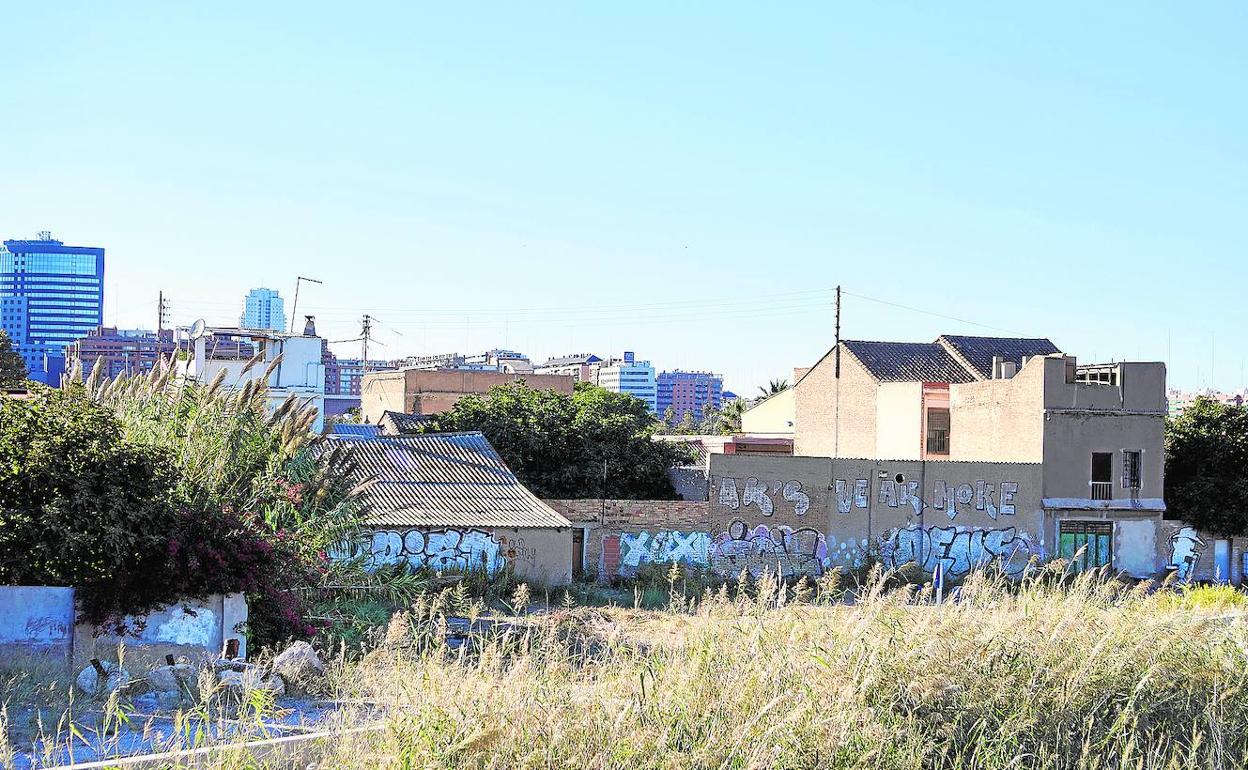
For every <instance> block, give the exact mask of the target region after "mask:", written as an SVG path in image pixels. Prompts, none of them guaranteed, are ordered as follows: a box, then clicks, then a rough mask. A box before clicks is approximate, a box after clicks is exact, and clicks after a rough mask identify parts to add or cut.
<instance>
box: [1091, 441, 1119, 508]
mask: <svg viewBox="0 0 1248 770" xmlns="http://www.w3.org/2000/svg"><path fill="white" fill-rule="evenodd" d="M1113 467H1114V456H1113V454H1111V453H1109V452H1093V453H1092V499H1093V500H1110V499H1112V498H1113V496H1114V476H1113Z"/></svg>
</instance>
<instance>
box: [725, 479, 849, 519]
mask: <svg viewBox="0 0 1248 770" xmlns="http://www.w3.org/2000/svg"><path fill="white" fill-rule="evenodd" d="M737 481H738V480H737V479H735V478H733V477H732V476H723V477H721V478H720V479H719V493H718V495H717V496H716V499H717V501H718V503H719V504H720V505H722V506H725V507H727V508H731V509H732V510H734V511H738V510H741V509H742V508H748V507H749V506H751V505H753V506H756V507H757V508H758V510H759V513H761V514H763V515H764V516H771V515H773V514H774V513H775V512H776V501H777V500H784V501H785V502H788V503H791V504H792V505H793V513H794V514H796V515H798V516H805V515H806V512H807V511H809V510H810V495H808V494H806V491H805V489H804V488H803V486H802V482H800V481H797V480H795V479H794V480H790V481H760V480H759V479H758V478H756V477H754V476H750V477H749V478H747V479H745V483H744V486H743V488H742V489H741V491H740V492H738V485H737ZM864 507H865V506H864Z"/></svg>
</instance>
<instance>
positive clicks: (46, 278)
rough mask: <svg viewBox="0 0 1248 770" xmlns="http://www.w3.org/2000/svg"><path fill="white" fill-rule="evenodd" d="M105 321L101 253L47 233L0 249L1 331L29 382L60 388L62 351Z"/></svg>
mask: <svg viewBox="0 0 1248 770" xmlns="http://www.w3.org/2000/svg"><path fill="white" fill-rule="evenodd" d="M103 322H104V249H102V248H96V247H88V246H66V245H65V244H64V243H63V242H61V241H58V240H54V239H53V238H52V234H51V233H48V232H41V233H39V236H38V237H37V238H35V239H34V240H28V241H23V240H10V241H5V242H4V247H3V248H0V328H3V329H4V331H5V333H7V334H8V336H9V338H10V339H11V340H12V341H13V346H14V347H15V348H16V349H17V352H18V353H19V354H21V356H22V358H23V359H24V360H25V361H26V368H27V370H28V371H29V373H30V378H31V379H32V380H35V381H37V382H42V383H45V384H48V385H59V384H60V380H61V374H62V373H63V372H64V371H65V347H66V346H67V345H69V344H71V343H72V342H73V341H74V340H76V339H78V338H80V337H84V336H86V335H87V334H88V333H89V332H90V331H92V330H93V329H96V328H97V327H99V326H100V325H101V324H103Z"/></svg>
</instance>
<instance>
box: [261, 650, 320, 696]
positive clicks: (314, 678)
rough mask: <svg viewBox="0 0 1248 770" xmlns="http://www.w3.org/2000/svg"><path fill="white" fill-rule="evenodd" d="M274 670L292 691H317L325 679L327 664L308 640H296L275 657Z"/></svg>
mask: <svg viewBox="0 0 1248 770" xmlns="http://www.w3.org/2000/svg"><path fill="white" fill-rule="evenodd" d="M273 670H274V671H275V672H276V673H277V674H278V675H279V676H280V677H281V678H282V679H284V680H285V681H286V684H287V686H288V687H289V688H290V689H291V690H292V692H301V693H306V692H309V691H316V690H318V689H320V686H321V683H322V682H323V681H324V679H325V664H324V663H322V662H321V658H320V656H319V655H317V654H316V650H314V649H312V645H310V644H308V643H307V642H295V643H294V644H292V645H290V646H289V647H287V648H286V649H285V650H284V651H283V652H282V654H281V655H278V656H277V657H276V658H274V659H273Z"/></svg>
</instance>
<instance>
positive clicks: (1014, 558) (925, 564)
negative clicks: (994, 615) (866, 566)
mask: <svg viewBox="0 0 1248 770" xmlns="http://www.w3.org/2000/svg"><path fill="white" fill-rule="evenodd" d="M879 545H880V556H881V558H882V560H883V561H884V564H885V566H887V567H888V568H890V569H897V568H898V567H901V566H903V565H906V564H917V565H918V566H919V567H920V568H921V569H923V570H925V571H928V572H930V571H932V570H934V569H935V568H936V565H937V564H941V565H943V566H944V569H945V572H946V574H949V575H965V574H966V573H967V572H970V571H971V570H972V569H974V568H975V567H980V566H984V565H987V564H991V563H993V562H996V563H998V564H999V565H1000V566H1001V568H1002V569H1003V570H1004V571H1005V572H1006V574H1009V575H1014V576H1017V575H1018V574H1020V573H1021V572H1022V571H1023V568H1024V567H1026V566H1027V561H1028V560H1029V559H1030V558H1031V555H1032V553H1033V548H1032V544H1031V538H1030V537H1029V536H1028V535H1027V533H1026V532H1019V531H1018V530H1017V529H1016V528H1014V527H1006V528H1005V529H981V528H978V527H975V528H968V527H952V526H950V527H929V528H927V529H922V528H919V527H904V528H897V529H892V530H889V531H888V532H886V533H885V534H884V535H881V536H880V538H879Z"/></svg>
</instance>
